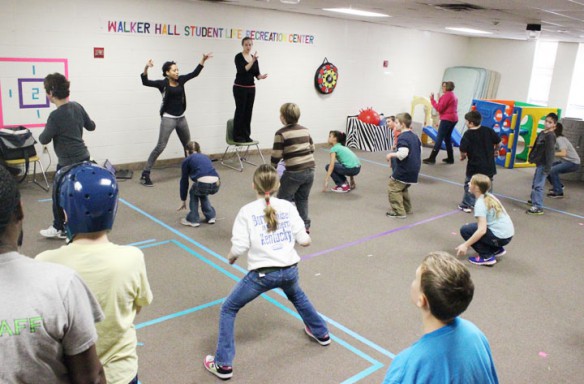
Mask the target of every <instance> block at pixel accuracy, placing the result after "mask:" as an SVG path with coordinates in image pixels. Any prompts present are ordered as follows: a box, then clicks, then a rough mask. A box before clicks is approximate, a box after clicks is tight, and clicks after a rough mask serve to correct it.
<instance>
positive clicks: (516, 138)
mask: <svg viewBox="0 0 584 384" xmlns="http://www.w3.org/2000/svg"><path fill="white" fill-rule="evenodd" d="M471 109H472V110H476V111H478V112H480V114H481V116H482V117H483V121H482V123H481V124H482V125H484V126H486V127H489V128H493V129H494V130H495V132H496V133H497V134H498V135H499V137H501V146H500V148H499V155H498V156H497V158H496V163H497V164H498V165H500V166H502V167H505V168H509V169H511V168H527V167H534V166H535V165H534V164H531V163H530V162H528V161H527V159H528V156H529V151H530V150H531V147H532V146H533V144H534V143H535V138H536V137H537V134H538V133H539V132H540V131H541V130H543V129H544V121H545V117H546V115H547V114H548V113H551V112H553V113H555V114H557V115H558V118H560V117H561V114H562V110H561V109H560V108H553V107H542V106H538V105H534V104H528V103H523V102H520V101H512V100H476V99H475V100H473V103H472V106H471Z"/></svg>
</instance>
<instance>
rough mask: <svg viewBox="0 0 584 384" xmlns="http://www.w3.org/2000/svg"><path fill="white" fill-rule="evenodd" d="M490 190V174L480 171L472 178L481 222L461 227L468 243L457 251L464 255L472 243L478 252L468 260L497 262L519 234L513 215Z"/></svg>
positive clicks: (471, 191)
mask: <svg viewBox="0 0 584 384" xmlns="http://www.w3.org/2000/svg"><path fill="white" fill-rule="evenodd" d="M490 189H491V179H489V177H488V176H486V175H482V174H480V173H477V174H475V175H474V176H473V177H472V178H471V179H470V183H469V191H470V193H472V194H473V195H474V196H475V198H476V202H475V206H474V215H475V217H476V218H477V222H476V223H469V224H465V225H463V226H462V227H461V228H460V234H461V235H462V237H463V239H464V240H465V242H464V243H462V244H460V245H459V246H458V247H456V254H457V255H458V256H464V255H466V252H467V250H468V247H470V246H472V247H473V249H474V250H475V251H477V253H478V255H476V256H471V257H469V259H468V261H470V262H471V263H473V264H476V265H493V264H495V263H496V262H497V257H501V256H503V255H504V254H505V253H507V251H506V250H505V248H503V246H505V245H507V244H509V242H510V241H511V238H513V235H514V234H515V229H514V228H513V222H512V221H511V218H510V217H509V214H507V211H506V210H505V208H504V207H503V204H501V202H500V201H499V199H497V198H496V197H495V196H493V194H491V193H489V192H488V191H489V190H490Z"/></svg>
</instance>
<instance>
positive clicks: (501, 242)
mask: <svg viewBox="0 0 584 384" xmlns="http://www.w3.org/2000/svg"><path fill="white" fill-rule="evenodd" d="M478 227H479V225H478V224H477V223H469V224H465V225H463V226H462V227H460V235H461V236H462V238H463V239H464V240H465V241H466V240H468V239H470V238H471V237H472V235H473V234H474V233H475V232H476V230H477V228H478ZM512 238H513V237H510V238H508V239H499V238H498V237H497V236H495V235H493V232H491V230H490V229H488V228H487V232H486V233H485V234H484V235H483V237H481V238H480V239H479V241H477V242H476V243H474V244H473V245H472V248H473V249H474V250H475V251H476V252H477V253H478V254H479V256H480V257H482V258H483V259H488V258H489V257H493V256H494V255H495V252H497V251H498V250H499V248H501V247H503V246H505V245H507V244H509V242H510V241H511V239H512Z"/></svg>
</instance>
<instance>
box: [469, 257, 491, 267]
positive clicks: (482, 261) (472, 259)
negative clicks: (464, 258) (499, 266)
mask: <svg viewBox="0 0 584 384" xmlns="http://www.w3.org/2000/svg"><path fill="white" fill-rule="evenodd" d="M468 261H470V262H471V263H472V264H475V265H493V264H495V263H497V259H495V256H491V257H489V258H488V259H483V258H482V257H480V256H471V257H469V258H468Z"/></svg>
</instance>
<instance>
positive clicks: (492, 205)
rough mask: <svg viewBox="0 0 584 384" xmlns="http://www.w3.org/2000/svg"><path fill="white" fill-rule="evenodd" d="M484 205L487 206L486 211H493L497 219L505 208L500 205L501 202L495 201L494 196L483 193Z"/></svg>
mask: <svg viewBox="0 0 584 384" xmlns="http://www.w3.org/2000/svg"><path fill="white" fill-rule="evenodd" d="M484 199H485V205H486V206H487V210H491V209H492V210H493V211H495V217H497V218H498V217H499V215H500V214H501V213H502V212H504V211H505V208H503V204H501V202H500V201H499V199H497V198H496V197H495V196H493V194H492V193H489V192H487V193H485V197H484Z"/></svg>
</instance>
